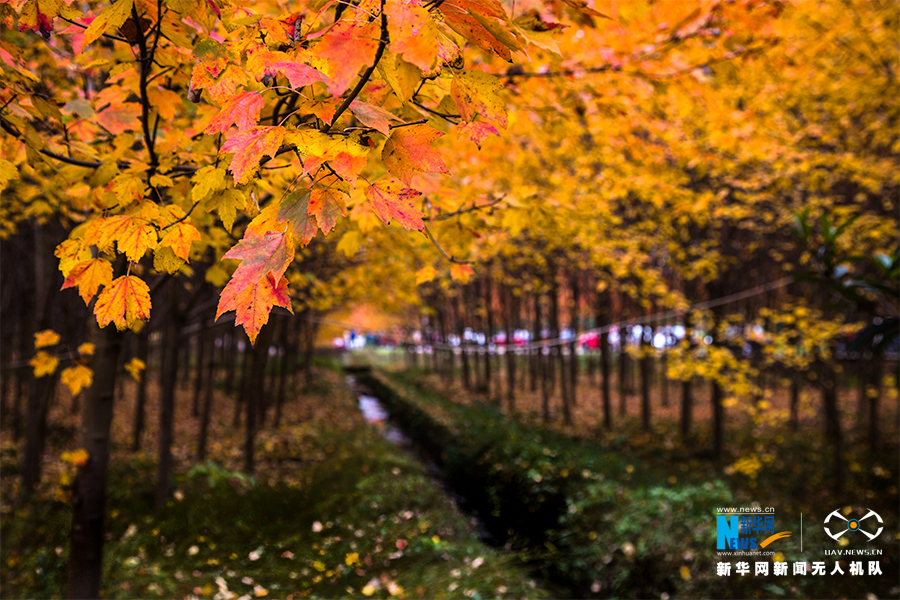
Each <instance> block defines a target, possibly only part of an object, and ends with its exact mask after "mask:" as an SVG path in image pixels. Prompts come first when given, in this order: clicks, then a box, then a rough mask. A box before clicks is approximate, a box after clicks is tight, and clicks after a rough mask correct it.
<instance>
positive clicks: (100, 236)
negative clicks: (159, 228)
mask: <svg viewBox="0 0 900 600" xmlns="http://www.w3.org/2000/svg"><path fill="white" fill-rule="evenodd" d="M84 241H85V243H87V244H96V245H97V246H98V247H99V248H103V247H105V246H107V245H108V244H109V243H110V242H116V244H117V245H118V248H119V252H123V253H125V255H126V256H127V257H128V260H129V261H131V262H137V261H139V260H140V259H141V257H142V256H143V255H144V253H145V252H146V251H147V250H149V249H152V248H156V245H157V243H158V240H157V235H156V230H155V229H154V228H153V227H152V226H151V225H149V224H148V223H147V221H146V220H144V219H141V218H140V217H132V216H128V215H115V216H113V217H106V218H104V219H95V220H94V221H93V222H92V223H91V225H90V227H89V228H88V231H87V233H86V234H85V240H84Z"/></svg>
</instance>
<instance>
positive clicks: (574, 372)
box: [569, 275, 581, 407]
mask: <svg viewBox="0 0 900 600" xmlns="http://www.w3.org/2000/svg"><path fill="white" fill-rule="evenodd" d="M580 291H581V290H580V289H579V287H578V276H577V275H572V317H571V320H570V322H571V327H572V342H571V343H570V344H569V405H570V406H572V407H575V406H577V399H576V394H575V390H576V388H577V386H578V354H576V350H577V349H578V310H579V308H580V306H579V305H580V304H581V296H580Z"/></svg>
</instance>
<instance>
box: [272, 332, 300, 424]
mask: <svg viewBox="0 0 900 600" xmlns="http://www.w3.org/2000/svg"><path fill="white" fill-rule="evenodd" d="M289 326H290V324H289V323H284V338H283V340H284V355H283V356H282V360H281V361H280V362H279V364H278V368H279V371H278V395H277V396H276V397H275V428H276V429H277V428H278V427H280V426H281V413H282V409H283V407H284V400H285V397H286V396H287V378H288V377H287V376H288V371H289V370H290V369H291V365H293V363H294V362H295V360H296V356H295V352H294V348H295V346H294V345H293V344H292V343H291V340H289V339H288V338H289V337H290V330H289Z"/></svg>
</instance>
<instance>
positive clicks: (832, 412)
mask: <svg viewBox="0 0 900 600" xmlns="http://www.w3.org/2000/svg"><path fill="white" fill-rule="evenodd" d="M819 372H820V373H821V377H820V378H819V379H820V380H821V382H822V405H823V409H824V410H823V412H824V413H825V440H826V442H829V443H830V444H831V451H832V472H833V473H834V482H833V484H834V492H835V493H836V494H839V493H841V491H842V490H843V488H844V466H843V465H844V440H843V436H842V433H841V421H840V413H839V412H838V403H837V381H836V378H835V376H834V368H833V367H832V366H831V365H827V364H825V363H820V364H819Z"/></svg>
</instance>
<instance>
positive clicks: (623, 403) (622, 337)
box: [617, 326, 628, 417]
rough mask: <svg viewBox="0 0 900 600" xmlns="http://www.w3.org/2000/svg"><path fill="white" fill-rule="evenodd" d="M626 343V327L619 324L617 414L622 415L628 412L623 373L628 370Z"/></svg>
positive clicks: (626, 391)
mask: <svg viewBox="0 0 900 600" xmlns="http://www.w3.org/2000/svg"><path fill="white" fill-rule="evenodd" d="M627 345H628V328H627V327H624V326H621V327H619V356H618V359H619V361H618V362H619V364H618V367H619V380H618V382H617V383H618V384H619V416H620V417H624V416H625V414H626V413H627V412H628V408H627V403H628V390H627V389H626V387H627V385H626V382H625V379H626V377H625V374H626V372H627V370H628V353H627V352H625V347H626V346H627Z"/></svg>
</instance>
